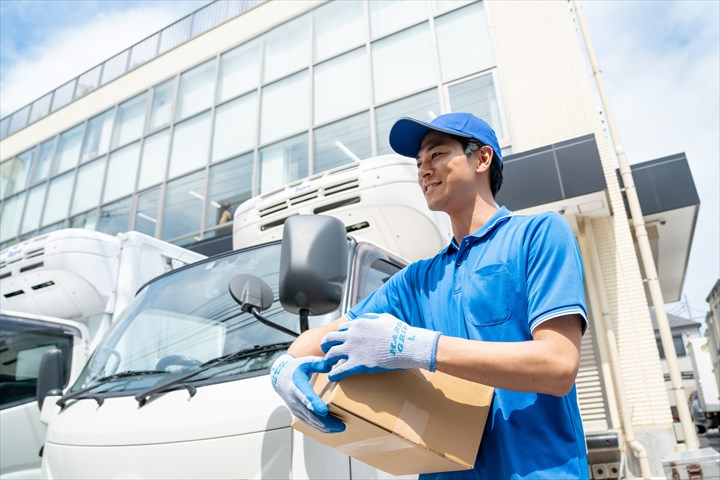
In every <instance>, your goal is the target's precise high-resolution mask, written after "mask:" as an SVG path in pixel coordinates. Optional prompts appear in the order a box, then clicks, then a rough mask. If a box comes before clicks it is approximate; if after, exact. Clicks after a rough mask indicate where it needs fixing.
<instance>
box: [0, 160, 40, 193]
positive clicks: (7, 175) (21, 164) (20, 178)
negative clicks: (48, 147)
mask: <svg viewBox="0 0 720 480" xmlns="http://www.w3.org/2000/svg"><path fill="white" fill-rule="evenodd" d="M34 156H35V148H32V149H30V150H28V151H26V152H23V153H21V154H20V155H18V156H16V157H13V158H11V159H10V160H8V161H6V162H3V164H2V165H1V166H0V176H2V181H1V185H2V191H0V198H4V197H9V196H10V195H12V194H14V193H17V192H20V191H22V190H24V189H25V187H26V185H27V181H28V178H29V177H30V170H31V169H32V161H33V157H34Z"/></svg>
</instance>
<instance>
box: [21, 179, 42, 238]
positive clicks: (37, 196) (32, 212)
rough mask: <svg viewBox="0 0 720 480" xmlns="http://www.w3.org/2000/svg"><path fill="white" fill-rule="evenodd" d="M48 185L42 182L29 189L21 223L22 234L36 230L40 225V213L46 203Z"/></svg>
mask: <svg viewBox="0 0 720 480" xmlns="http://www.w3.org/2000/svg"><path fill="white" fill-rule="evenodd" d="M46 190H47V185H46V184H42V185H38V186H37V187H35V188H33V189H32V190H29V191H28V194H27V203H26V204H25V215H23V219H22V223H21V225H20V234H23V233H27V232H30V231H33V230H36V229H37V228H38V227H39V226H40V215H41V214H42V209H43V204H44V203H45V191H46Z"/></svg>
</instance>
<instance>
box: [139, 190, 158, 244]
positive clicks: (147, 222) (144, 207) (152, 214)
mask: <svg viewBox="0 0 720 480" xmlns="http://www.w3.org/2000/svg"><path fill="white" fill-rule="evenodd" d="M159 203H160V189H159V188H154V189H152V190H150V191H147V192H145V193H143V194H141V195H138V197H137V211H136V212H135V223H134V225H133V230H135V231H138V232H140V233H144V234H146V235H150V236H151V237H154V236H155V227H156V226H157V217H158V204H159Z"/></svg>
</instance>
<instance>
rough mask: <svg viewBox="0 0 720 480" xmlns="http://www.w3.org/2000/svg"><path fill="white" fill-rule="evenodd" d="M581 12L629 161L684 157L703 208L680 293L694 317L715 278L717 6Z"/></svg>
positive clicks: (613, 5) (719, 103)
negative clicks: (682, 288)
mask: <svg viewBox="0 0 720 480" xmlns="http://www.w3.org/2000/svg"><path fill="white" fill-rule="evenodd" d="M583 11H584V12H585V19H586V21H587V23H588V28H589V30H590V34H591V36H592V42H593V45H594V47H595V50H596V52H597V55H598V61H599V63H600V67H601V69H602V72H603V78H604V80H605V83H606V85H607V90H608V96H609V98H610V102H611V106H612V110H613V113H614V118H615V120H616V123H617V126H618V130H619V132H620V137H621V141H622V144H623V147H624V148H625V150H626V151H627V153H628V157H629V159H630V161H631V163H638V162H644V161H647V160H652V159H655V158H660V157H664V156H668V155H672V154H675V153H680V152H685V153H686V155H687V158H688V163H689V165H690V169H691V171H692V174H693V178H694V181H695V185H696V188H697V190H698V194H699V196H700V202H701V205H700V212H699V215H698V221H697V226H696V229H695V237H694V240H693V245H692V249H691V252H690V258H689V262H688V268H687V276H686V280H685V288H684V295H685V296H687V299H688V300H689V302H690V304H691V308H692V309H693V313H694V314H695V315H697V314H699V313H700V312H704V311H706V310H707V303H705V298H706V296H707V294H708V293H709V292H710V289H711V288H712V286H713V285H714V283H715V281H716V280H717V279H718V277H720V249H718V239H720V196H719V195H718V190H720V33H719V29H720V27H718V25H720V3H718V2H687V1H680V2H657V3H653V4H650V3H649V2H598V1H592V2H583ZM681 314H682V315H684V314H685V312H681ZM701 317H703V315H701ZM700 320H701V321H702V318H701V319H700Z"/></svg>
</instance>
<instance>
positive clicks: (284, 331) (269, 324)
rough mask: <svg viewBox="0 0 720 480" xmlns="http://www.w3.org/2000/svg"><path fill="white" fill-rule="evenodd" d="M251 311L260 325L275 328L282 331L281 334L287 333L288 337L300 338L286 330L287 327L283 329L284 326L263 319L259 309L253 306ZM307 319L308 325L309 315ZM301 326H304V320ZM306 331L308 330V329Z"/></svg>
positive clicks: (297, 334) (295, 333)
mask: <svg viewBox="0 0 720 480" xmlns="http://www.w3.org/2000/svg"><path fill="white" fill-rule="evenodd" d="M249 310H250V313H252V314H253V316H254V317H255V318H257V319H258V321H259V322H260V323H263V324H265V325H267V326H268V327H270V328H274V329H275V330H280V331H281V332H283V333H286V334H288V335H292V336H293V337H299V336H300V334H299V333H297V332H293V331H292V330H290V329H289V328H285V327H283V326H282V325H278V324H277V323H275V322H272V321H270V320H268V319H267V318H265V317H263V316H262V315H260V312H259V311H258V309H257V307H254V306H251V307H250V308H249ZM305 317H306V323H307V314H306V315H305ZM300 324H301V325H302V320H300ZM306 329H307V328H306ZM301 331H302V330H301Z"/></svg>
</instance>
